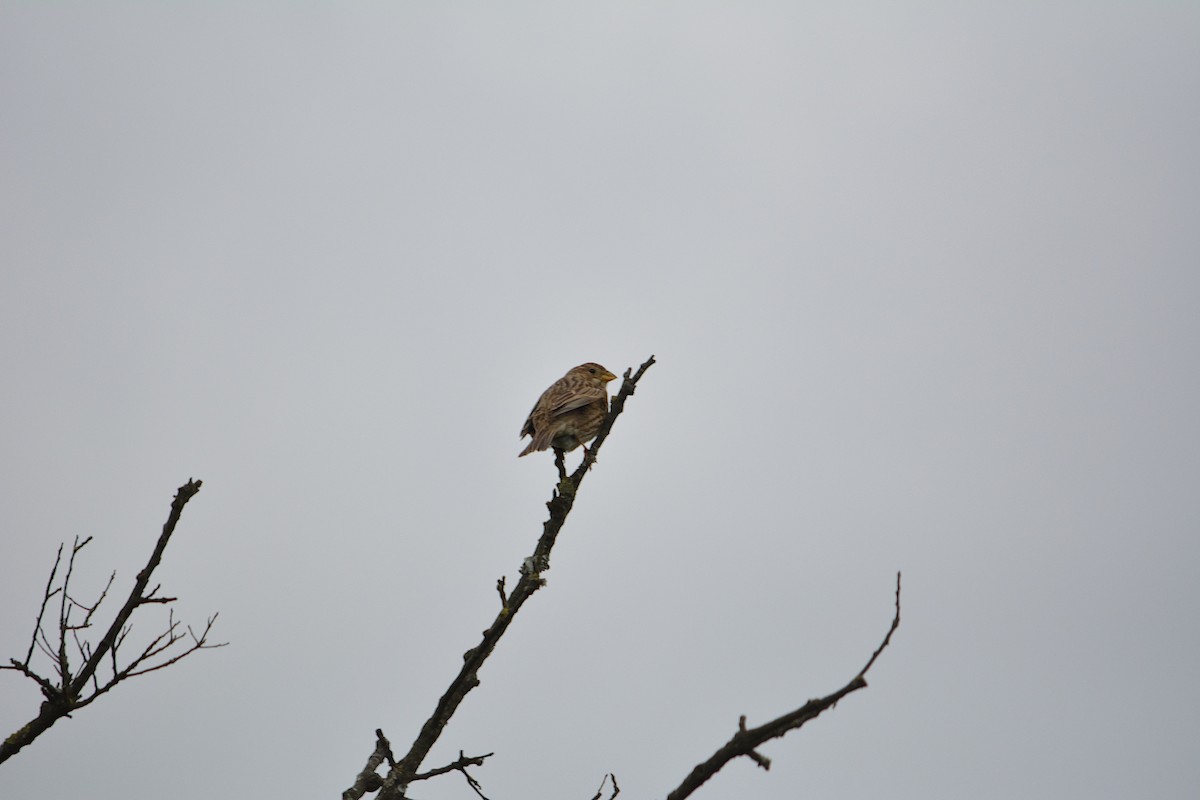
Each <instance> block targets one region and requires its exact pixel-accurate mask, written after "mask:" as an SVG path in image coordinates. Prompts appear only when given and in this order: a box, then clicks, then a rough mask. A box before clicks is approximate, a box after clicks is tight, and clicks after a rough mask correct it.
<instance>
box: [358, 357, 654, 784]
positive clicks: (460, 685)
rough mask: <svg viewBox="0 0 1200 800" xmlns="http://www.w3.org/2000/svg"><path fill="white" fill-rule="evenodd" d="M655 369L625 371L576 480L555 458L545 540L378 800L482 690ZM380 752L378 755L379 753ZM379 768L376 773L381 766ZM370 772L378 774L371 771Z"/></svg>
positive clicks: (405, 780)
mask: <svg viewBox="0 0 1200 800" xmlns="http://www.w3.org/2000/svg"><path fill="white" fill-rule="evenodd" d="M653 364H654V356H650V358H649V359H648V360H647V361H646V362H645V363H644V364H642V365H641V367H640V368H639V369H638V371H637V372H636V373H633V374H632V376H631V372H632V370H628V369H627V370H626V371H625V380H624V381H623V383H622V384H621V389H620V391H619V392H618V393H617V395H616V397H614V398H613V400H612V403H611V405H610V406H609V411H608V415H607V416H606V417H605V418H604V421H603V423H601V425H600V430H599V432H598V433H597V434H596V438H595V440H593V442H592V443H591V445H590V447H588V448H587V453H586V455H584V458H583V461H582V462H581V463H580V465H579V468H578V469H576V470H575V472H574V473H573V474H571V475H567V474H566V469H565V466H564V465H563V464H562V458H561V454H560V453H556V454H555V463H556V465H557V468H558V472H559V483H558V487H557V489H556V490H555V491H554V492H552V494H551V496H550V500H549V502H547V503H546V507H547V508H548V509H549V511H550V516H549V518H548V519H547V520H546V521H545V522H544V523H543V525H542V535H541V537H540V538H539V539H538V542H537V545H536V547H535V548H534V551H533V555H531V556H529V557H528V558H526V559H525V560H524V562H523V563H522V566H521V570H520V574H521V577H520V579H519V580H518V581H517V584H516V586H514V587H513V589H512V591H511V592H510V593H509V594H508V595H507V598H505V596H504V586H503V584H500V585H498V587H497V588H498V589H499V590H500V594H501V598H502V601H503V602H502V607H501V609H500V612H499V613H498V614H497V616H496V618H495V620H493V621H492V624H491V625H490V626H489V627H488V628H487V630H485V631H484V632H483V639H482V641H480V643H479V644H478V645H476V646H475V647H472V648H471V649H470V650H468V651H467V652H466V653H464V654H463V666H462V668H461V669H460V670H459V672H458V675H456V676H455V678H454V679H453V680H452V681H451V682H450V686H449V687H448V688H447V689H446V691H445V693H444V694H443V695H442V696H441V698H440V699H439V700H438V702H437V705H436V706H435V708H434V711H433V714H431V715H430V717H429V718H428V719H427V720H426V721H425V723H424V724H423V725H422V726H421V730H420V733H418V735H417V738H416V739H415V740H414V741H413V743H412V746H411V747H410V748H409V751H408V753H406V754H405V755H404V757H403V758H401V759H400V761H399V762H397V763H396V765H395V766H394V767H393V768H391V769H390V770H389V771H388V775H387V778H386V779H385V780H384V782H383V786H382V788H381V789H380V792H379V796H378V800H400V799H401V798H403V796H404V790H405V788H406V787H407V786H408V784H409V783H411V782H412V781H413V780H415V777H416V775H417V774H418V773H417V770H418V769H420V766H421V763H422V762H423V761H424V760H425V758H426V756H427V755H428V754H429V751H430V749H431V748H432V747H433V745H434V743H435V742H437V740H438V738H439V737H440V736H441V734H442V731H443V730H444V729H445V727H446V724H447V723H448V722H449V721H450V718H451V717H452V716H453V715H454V712H455V711H456V710H457V709H458V706H459V704H460V703H462V701H463V699H464V698H465V697H466V696H467V694H468V693H469V692H470V691H471V690H472V689H474V688H475V687H476V686H478V685H479V676H478V673H479V669H480V668H481V667H482V666H483V664H484V662H485V661H487V659H488V656H490V655H491V654H492V651H493V650H494V649H495V647H496V644H497V642H499V641H500V637H501V636H503V635H504V632H505V631H506V630H508V626H509V624H511V622H512V621H513V619H514V618H515V617H516V615H517V612H518V611H520V610H521V607H522V606H523V605H524V604H525V601H526V600H528V599H529V598H530V597H531V596H533V593H534V592H536V591H537V590H538V589H540V588H541V587H542V586H544V585H545V579H544V578H543V577H542V573H544V572H546V571H548V570H549V569H550V551H551V550H552V549H553V547H554V542H555V540H556V539H557V537H558V533H559V531H560V530H561V529H562V526H563V523H564V522H566V519H567V515H569V514H570V513H571V509H572V507H573V506H574V504H575V495H576V492H577V491H578V490H579V486H580V484H582V483H583V479H584V477H586V476H587V472H588V469H589V468H590V467H591V465H592V464H593V463H594V462H595V460H596V456H597V455H598V453H599V450H600V447H601V446H602V445H603V444H604V440H605V439H606V438H608V434H609V432H610V431H611V430H612V426H613V423H614V422H615V421H616V419H617V417H618V416H620V414H621V412H622V411H623V410H624V408H625V401H626V399H628V397H629V396H630V395H632V394H633V392H634V389H635V388H636V387H637V382H638V381H639V380H641V377H642V375H644V374H645V372H646V370H647V369H649V368H650V367H651V366H652V365H653ZM376 750H378V747H377V748H376ZM374 757H375V755H374V754H372V756H371V758H372V759H373V758H374ZM370 760H371V759H368V764H370ZM375 766H376V767H377V766H378V763H376V765H375ZM371 771H372V772H374V770H373V769H372V770H371ZM364 772H365V770H364ZM462 772H463V774H464V775H466V771H465V770H462ZM362 776H363V773H362V772H360V773H359V779H357V780H356V781H355V784H354V786H352V787H351V788H349V789H347V790H346V791H345V792H343V793H342V797H343V798H344V800H357V799H358V798H361V797H362V796H363V793H364V791H365V790H364V788H363V787H362V785H361V784H363V783H364V782H363V781H362ZM467 779H468V782H470V783H471V788H472V789H474V790H475V791H476V792H477V793H480V790H479V788H478V785H477V784H476V783H475V782H474V779H473V778H471V777H470V776H469V775H467ZM480 796H481V797H482V796H483V795H482V793H480Z"/></svg>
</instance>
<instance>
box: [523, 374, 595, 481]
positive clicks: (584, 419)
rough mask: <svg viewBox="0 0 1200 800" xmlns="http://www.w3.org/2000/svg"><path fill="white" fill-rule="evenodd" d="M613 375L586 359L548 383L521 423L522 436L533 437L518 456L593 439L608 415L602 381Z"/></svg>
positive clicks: (566, 448) (564, 448) (582, 444)
mask: <svg viewBox="0 0 1200 800" xmlns="http://www.w3.org/2000/svg"><path fill="white" fill-rule="evenodd" d="M616 377H617V376H616V375H613V374H612V373H611V372H609V371H608V370H606V369H605V368H604V367H602V366H600V365H599V364H596V363H594V362H591V361H589V362H588V363H586V364H580V365H579V366H578V367H575V368H574V369H572V370H570V371H569V372H567V374H566V375H563V376H562V377H561V378H559V379H558V380H556V381H555V382H554V383H552V384H550V388H549V389H547V390H546V391H544V392H542V396H541V397H539V398H538V400H537V402H536V403H534V404H533V410H532V411H530V412H529V417H528V418H527V419H526V420H525V424H524V425H522V426H521V438H524V437H526V436H531V437H533V441H531V442H530V443H529V444H528V445H527V446H526V447H525V449H524V450H522V451H521V452H520V453H518V454H517V457H518V458H520V457H521V456H527V455H529V454H530V453H533V452H536V451H538V450H546V449H548V448H551V447H553V448H554V449H555V450H556V451H558V450H561V451H564V452H566V451H570V450H574V449H575V448H576V447H583V455H584V458H587V456H588V449H587V442H590V441H591V440H592V439H594V438H596V434H597V433H598V432H599V431H600V424H601V423H602V422H604V417H605V416H606V415H607V414H608V389H607V388H606V387H605V384H606V383H608V382H609V381H611V380H614V379H616Z"/></svg>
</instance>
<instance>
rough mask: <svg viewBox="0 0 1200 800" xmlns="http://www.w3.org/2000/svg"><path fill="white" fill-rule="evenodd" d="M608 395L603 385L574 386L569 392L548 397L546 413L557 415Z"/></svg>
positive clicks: (605, 397)
mask: <svg viewBox="0 0 1200 800" xmlns="http://www.w3.org/2000/svg"><path fill="white" fill-rule="evenodd" d="M607 397H608V392H606V391H605V390H604V387H602V386H572V387H570V391H568V392H563V393H562V394H560V395H556V396H554V397H548V398H546V400H547V401H549V402H548V403H547V404H546V406H547V409H546V415H547V416H549V417H557V416H560V415H562V414H566V413H567V412H568V411H574V410H575V409H577V408H583V407H584V406H586V405H589V404H591V403H594V402H596V401H597V400H601V399H607Z"/></svg>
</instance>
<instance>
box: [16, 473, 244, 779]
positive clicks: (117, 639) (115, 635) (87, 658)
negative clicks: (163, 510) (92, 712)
mask: <svg viewBox="0 0 1200 800" xmlns="http://www.w3.org/2000/svg"><path fill="white" fill-rule="evenodd" d="M200 486H201V481H198V480H189V481H188V482H187V483H186V484H184V485H183V486H181V487H179V491H178V492H177V493H176V494H175V498H174V501H173V502H172V503H171V512H170V514H169V515H168V517H167V521H166V523H165V524H164V525H163V529H162V533H161V534H160V535H159V538H158V543H157V545H156V546H155V548H154V552H153V554H152V555H151V556H150V560H149V561H148V562H147V564H146V566H145V567H144V568H143V569H142V571H141V572H139V573H138V575H137V580H136V581H135V583H134V586H133V589H132V591H131V592H130V593H129V597H128V598H127V599H126V600H125V603H124V605H123V606H122V607H121V609H120V611H118V612H117V615H116V617H115V618H114V619H113V621H112V624H111V625H109V627H108V629H107V630H106V631H105V633H104V635H103V636H102V637H101V639H100V641H99V642H98V643H97V644H95V645H92V643H91V642H88V641H87V640H85V639H83V638H81V637H80V636H79V633H78V632H79V631H81V630H84V629H86V628H89V627H91V625H92V618H93V617H94V615H95V614H96V611H97V609H98V608H99V607H100V604H101V603H103V602H104V600H105V598H106V597H107V596H108V592H109V590H110V589H111V588H112V584H113V580H114V578H115V576H116V573H113V574H112V575H111V576H110V577H109V579H108V583H107V584H106V585H105V587H104V590H103V591H102V592H101V593H100V596H99V598H98V599H97V600H96V602H95V603H93V604H91V605H87V604H86V603H81V602H79V601H78V600H76V599H75V598H74V597H72V596H71V592H70V582H71V576H72V575H73V574H74V569H75V556H76V555H77V554H78V553H79V551H81V550H82V549H83V548H84V547H85V546H86V545H87V544H88V543H89V542H90V541H91V537H90V536H89V537H88V538H86V539H84V540H83V541H82V542H81V541H80V540H79V538H78V537H76V539H75V544H74V546H73V547H72V549H71V553H70V555H69V557H68V559H67V565H66V570H65V571H64V573H63V577H62V584H61V585H60V586H59V587H58V588H53V587H54V581H55V577H56V576H57V574H58V569H59V566H60V565H61V563H62V547H61V546H60V547H59V550H58V556H57V557H56V558H55V561H54V567H53V568H52V569H51V571H50V579H49V581H47V584H46V590H45V592H44V593H43V598H42V606H41V609H40V610H39V612H38V617H37V621H36V623H35V625H34V633H33V637H32V640H31V642H30V647H29V651H28V653H27V654H26V656H25V660H24V661H23V662H21V661H17V660H16V659H11V660H10V666H3V667H0V669H12V670H15V671H17V672H20V673H22V674H24V675H26V676H27V677H29V678H30V679H32V680H34V681H35V682H37V684H38V686H39V687H40V688H41V690H42V694H43V695H44V696H45V698H46V700H45V702H43V703H42V705H41V708H40V710H39V713H38V715H37V716H36V717H34V718H33V719H32V720H30V722H28V723H27V724H26V725H25V726H24V727H22V728H21V729H20V730H18V731H17V732H15V733H14V734H12V735H11V736H9V737H8V738H7V739H5V740H4V742H3V743H0V763H2V762H4V761H6V760H7V759H9V758H11V757H12V756H13V755H15V754H16V753H17V752H19V751H20V750H21V749H22V748H23V747H25V746H26V745H28V744H29V743H31V742H32V741H33V740H35V739H36V738H37V737H38V736H40V735H41V734H42V733H44V732H45V731H46V730H48V729H49V728H50V726H52V725H53V724H54V723H55V722H57V721H58V720H59V719H61V718H62V717H65V716H68V715H69V714H70V713H71V712H72V711H73V710H75V709H77V708H82V707H83V706H86V705H88V704H90V703H91V702H92V701H94V700H95V699H96V698H97V697H99V696H100V695H102V694H105V693H106V692H108V691H109V690H110V689H112V688H113V687H114V686H116V685H117V684H118V683H120V682H121V681H123V680H125V679H127V678H131V677H134V676H137V675H144V674H145V673H147V672H154V671H156V670H159V669H163V668H165V667H168V666H170V665H171V664H174V663H176V662H177V661H179V660H180V659H182V658H184V657H186V656H188V655H190V654H191V653H194V652H196V651H197V650H203V649H208V648H213V647H222V646H224V643H222V644H209V643H208V636H209V634H210V632H211V630H212V627H213V624H214V623H215V622H216V615H214V616H212V617H210V618H209V620H208V624H207V626H206V627H205V628H204V630H203V631H202V633H201V634H200V635H199V636H196V634H195V633H194V632H192V630H191V629H190V628H189V629H188V635H189V636H191V639H192V644H191V645H190V646H189V647H187V648H186V649H185V650H183V651H182V652H180V653H177V654H176V655H174V656H172V657H170V658H167V659H166V660H164V661H161V662H158V663H152V660H153V659H154V658H155V657H158V656H162V655H164V654H166V652H167V651H168V650H169V649H170V648H171V647H172V646H173V645H175V644H176V643H177V642H179V641H180V640H181V639H183V638H184V634H183V633H181V632H180V631H179V630H178V629H179V625H180V623H178V622H176V621H175V618H174V615H173V614H171V615H169V617H168V622H167V628H166V630H165V631H163V632H162V633H160V634H159V635H158V636H156V637H155V638H154V639H152V640H151V641H150V643H149V644H148V645H146V647H145V648H144V649H143V650H142V652H141V654H140V655H138V656H137V657H136V658H134V659H133V661H132V662H130V663H129V664H128V665H126V666H125V667H124V668H121V667H120V666H119V661H118V651H119V649H120V647H121V645H122V644H123V643H124V642H125V639H126V637H127V636H128V635H129V632H130V630H131V625H130V622H129V619H130V616H131V615H132V614H133V612H134V610H135V609H136V608H137V607H138V606H139V605H143V604H146V603H170V602H171V601H173V600H174V598H167V597H156V596H155V594H156V593H157V592H158V588H159V587H157V586H156V587H155V588H154V589H153V590H152V591H150V592H149V593H147V592H146V586H147V585H148V584H149V582H150V576H151V575H152V574H153V572H154V570H155V569H156V568H157V567H158V565H159V563H160V562H161V561H162V556H163V552H164V551H165V549H166V546H167V542H168V541H170V538H171V535H172V534H173V533H174V531H175V526H176V525H177V524H178V522H179V518H180V516H181V515H182V513H183V508H184V506H185V505H187V502H188V501H189V500H190V499H191V498H192V497H194V496H195V495H196V493H197V492H199V491H200ZM59 593H61V597H60V602H59V613H58V643H57V646H55V645H53V644H51V641H50V638H49V636H48V635H47V634H46V630H45V627H44V624H43V621H44V619H45V612H46V607H47V605H48V604H49V602H50V600H51V598H53V597H54V596H55V595H57V594H59ZM73 611H81V612H83V620H82V621H81V622H75V621H73V620H72V618H71V615H72V612H73ZM68 639H70V640H71V642H72V643H73V644H74V646H75V649H76V650H77V651H78V653H79V655H80V657H81V658H82V661H83V666H82V667H81V668H80V669H79V671H78V673H73V672H72V670H71V667H70V662H69V658H68V652H67V650H68V645H67V641H68ZM35 648H36V649H38V650H40V651H41V652H42V653H44V654H45V655H46V656H47V657H48V658H49V659H50V660H51V661H52V662H53V663H54V666H55V669H56V670H57V672H58V677H59V681H58V683H57V684H56V683H55V682H53V681H51V680H49V679H47V678H44V677H42V676H40V675H38V674H36V673H35V672H34V671H33V670H32V669H31V668H30V660H31V659H32V657H33V651H34V649H35ZM106 660H107V662H108V663H109V665H110V668H111V670H112V676H111V678H110V679H109V680H108V681H107V682H103V683H102V682H101V680H100V678H99V675H98V674H97V673H98V670H99V667H100V665H101V663H104V662H105V661H106ZM89 688H90V690H91V692H90V694H85V690H87V689H89Z"/></svg>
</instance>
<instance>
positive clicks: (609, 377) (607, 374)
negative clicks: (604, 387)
mask: <svg viewBox="0 0 1200 800" xmlns="http://www.w3.org/2000/svg"><path fill="white" fill-rule="evenodd" d="M600 377H601V378H602V379H603V380H604V382H605V383H608V382H609V381H615V380H616V379H617V376H616V375H613V374H612V373H611V372H609V371H608V370H604V374H603V375H601V376H600Z"/></svg>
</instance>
